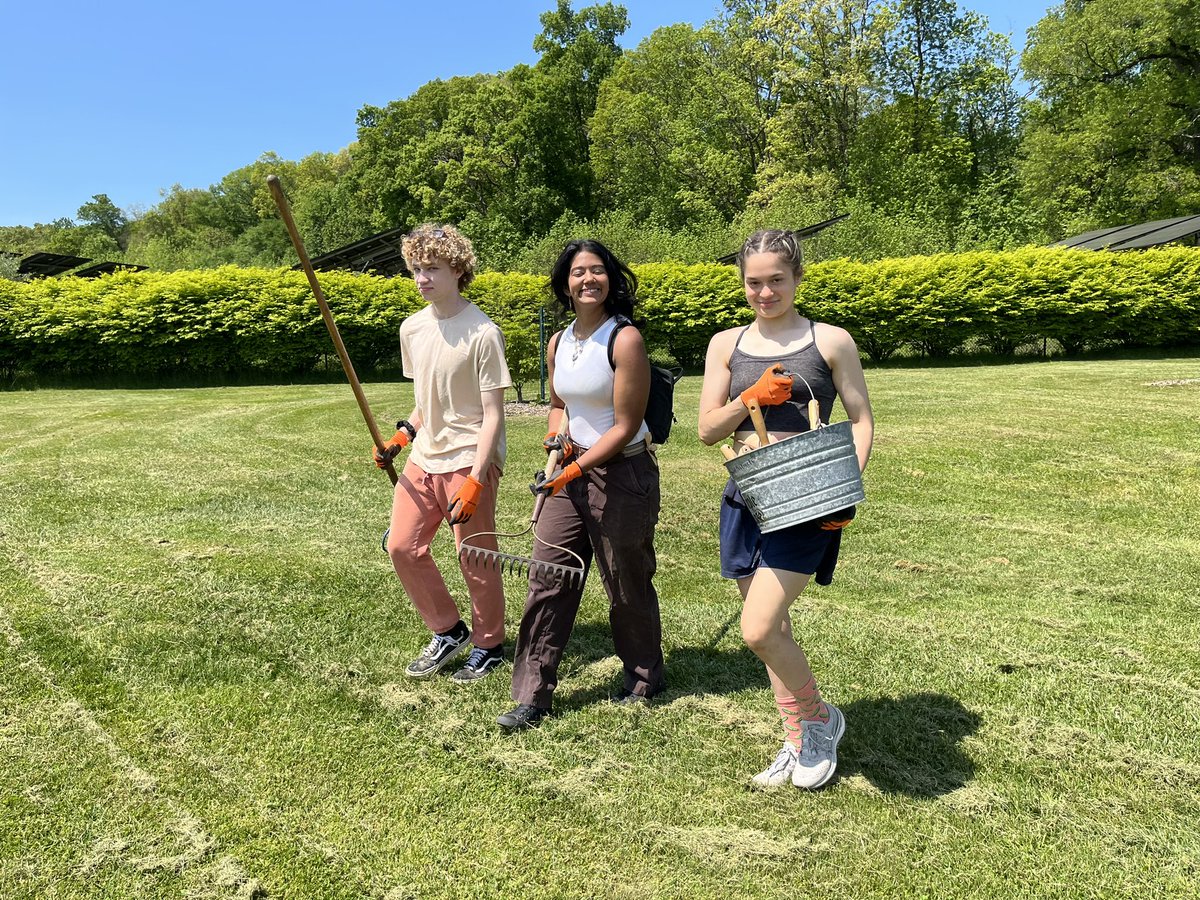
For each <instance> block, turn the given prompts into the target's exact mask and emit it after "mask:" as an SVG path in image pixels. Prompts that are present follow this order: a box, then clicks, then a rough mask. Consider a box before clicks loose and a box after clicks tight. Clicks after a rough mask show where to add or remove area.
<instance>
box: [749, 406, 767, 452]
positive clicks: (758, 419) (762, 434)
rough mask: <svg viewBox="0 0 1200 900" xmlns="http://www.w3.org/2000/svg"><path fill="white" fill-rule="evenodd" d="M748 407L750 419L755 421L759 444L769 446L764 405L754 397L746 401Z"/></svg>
mask: <svg viewBox="0 0 1200 900" xmlns="http://www.w3.org/2000/svg"><path fill="white" fill-rule="evenodd" d="M746 409H748V410H750V421H751V422H753V423H754V433H755V434H757V435H758V446H760V447H765V446H767V441H768V438H767V420H766V419H764V418H763V413H762V407H761V406H759V405H758V401H757V400H755V399H754V398H753V397H752V398H750V399H749V400H747V401H746Z"/></svg>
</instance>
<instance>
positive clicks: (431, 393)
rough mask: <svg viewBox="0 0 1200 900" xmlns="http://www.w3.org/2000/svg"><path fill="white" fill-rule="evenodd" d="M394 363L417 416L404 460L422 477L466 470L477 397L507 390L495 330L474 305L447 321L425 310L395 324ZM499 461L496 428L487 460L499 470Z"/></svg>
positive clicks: (479, 412) (474, 439)
mask: <svg viewBox="0 0 1200 900" xmlns="http://www.w3.org/2000/svg"><path fill="white" fill-rule="evenodd" d="M400 357H401V361H402V364H403V366H404V375H405V377H407V378H411V379H412V380H413V393H414V394H415V395H416V408H417V411H418V413H419V414H420V416H421V430H420V431H418V432H417V439H416V440H415V441H414V442H413V447H412V453H411V454H410V456H409V458H410V459H411V460H412V461H413V462H414V463H416V464H417V465H418V466H420V467H421V468H422V469H424V470H425V471H426V472H437V473H439V474H440V473H445V472H454V471H457V470H458V469H468V468H470V467H471V466H473V465H474V464H475V455H476V448H477V445H478V441H479V429H480V428H481V427H482V426H483V398H482V393H483V392H484V391H491V390H495V389H497V388H507V387H512V377H511V376H510V375H509V374H508V363H507V362H506V361H505V359H504V335H503V334H502V333H501V331H500V328H499V327H498V326H497V325H496V323H495V322H493V321H492V320H491V319H489V318H488V317H487V315H486V314H485V313H484V312H483V310H481V309H480V308H479V307H478V306H476V305H475V304H474V303H468V304H467V306H466V307H464V308H463V310H462V312H460V313H458V314H457V315H455V316H452V317H450V318H449V319H439V318H436V317H435V316H434V315H433V310H432V309H431V308H430V307H428V306H427V307H425V308H424V309H423V310H421V311H420V312H418V313H414V314H413V315H411V316H409V317H408V318H407V319H405V320H404V321H403V322H402V323H401V324H400ZM504 455H505V440H504V427H503V425H501V429H500V440H499V441H498V442H497V443H496V453H495V456H494V457H493V460H492V461H493V462H495V464H496V465H497V466H499V467H500V468H501V469H503V468H504Z"/></svg>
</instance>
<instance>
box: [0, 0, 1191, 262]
mask: <svg viewBox="0 0 1200 900" xmlns="http://www.w3.org/2000/svg"><path fill="white" fill-rule="evenodd" d="M541 25H542V31H541V32H540V33H539V34H538V35H536V36H535V37H534V40H533V47H534V49H535V51H536V52H537V53H538V59H537V62H536V63H534V64H533V65H524V64H522V65H517V66H514V67H513V68H511V69H508V70H506V71H503V72H499V73H495V74H478V75H471V76H461V77H455V78H451V79H449V80H445V81H442V80H436V81H431V82H428V83H426V84H424V85H422V86H421V87H420V88H418V89H417V90H416V91H415V92H414V93H413V94H412V95H411V96H409V97H407V98H404V99H399V100H394V101H392V102H391V103H388V104H387V105H386V106H370V105H367V106H364V107H362V109H360V110H359V112H358V118H357V126H358V135H357V140H356V141H355V142H354V143H352V144H351V145H350V146H349V147H346V148H345V149H343V150H341V151H339V152H337V153H313V154H311V155H309V156H306V157H304V158H303V159H301V160H299V161H290V160H284V159H281V158H279V157H278V156H276V155H275V154H273V153H267V154H265V155H263V156H262V157H261V158H259V159H258V160H256V161H254V162H253V163H251V164H249V165H247V166H244V167H242V168H239V169H237V170H235V171H233V172H230V173H229V174H228V175H226V176H225V177H224V178H223V179H222V180H221V181H220V182H219V183H218V184H215V185H212V186H211V187H209V188H207V189H197V188H184V187H181V186H179V185H176V186H175V187H173V188H172V189H171V190H170V191H169V192H167V193H166V194H165V196H164V197H163V199H162V201H161V202H160V203H159V204H157V205H156V206H155V207H153V208H152V209H150V210H148V211H145V212H144V213H141V214H139V215H128V214H126V213H125V212H123V211H122V210H120V209H118V208H117V207H116V206H115V205H114V204H113V203H112V201H111V200H110V199H109V198H108V196H107V195H105V194H97V195H95V196H94V197H92V198H91V200H89V201H88V202H87V203H84V204H83V205H82V206H81V207H80V208H79V211H78V213H77V215H76V218H75V219H74V220H68V219H64V220H59V221H56V222H53V223H49V224H39V225H34V226H16V227H8V228H0V250H8V251H12V252H15V253H18V254H23V253H27V252H33V251H35V250H48V251H51V252H59V253H73V254H77V255H81V256H87V257H91V258H95V259H113V260H117V261H129V262H137V263H141V264H144V265H149V266H151V267H153V268H156V269H160V270H168V271H169V270H178V269H199V268H209V267H213V266H218V265H222V264H227V263H234V264H240V265H258V266H276V265H280V264H284V263H289V262H291V261H292V260H293V255H292V251H291V248H290V244H289V242H288V238H287V235H286V232H285V231H284V229H283V227H282V224H281V222H280V220H279V218H278V216H277V214H276V211H275V208H274V205H273V203H272V201H271V198H270V195H269V193H268V191H267V187H266V176H267V175H268V174H272V173H274V174H278V175H279V176H280V177H281V179H282V180H283V182H284V185H285V188H286V190H287V192H288V195H289V197H290V199H291V203H292V206H293V211H294V214H295V217H296V220H297V223H298V225H299V227H300V229H301V231H302V233H303V234H304V236H305V239H306V242H307V243H308V248H309V252H310V254H312V255H317V254H320V253H323V252H326V251H329V250H332V249H334V248H336V247H339V246H342V245H344V244H347V243H350V242H352V241H355V240H358V239H360V238H363V237H366V236H368V235H370V234H374V233H376V232H379V231H382V230H384V229H387V228H392V227H397V226H401V227H406V226H409V225H413V224H415V223H417V222H420V221H427V220H439V221H450V222H455V223H458V224H459V225H460V226H461V227H462V228H463V229H464V230H465V231H466V232H467V233H468V234H470V235H471V236H472V237H473V239H474V240H475V242H476V245H477V248H478V249H479V251H480V256H481V260H482V261H483V263H484V265H485V267H486V268H488V269H492V270H501V271H503V270H508V271H531V272H539V271H545V269H546V267H547V265H548V262H549V260H550V259H552V258H553V256H554V254H555V253H556V251H557V250H558V249H559V248H560V247H561V246H562V244H563V242H564V241H565V240H566V239H568V238H569V237H571V236H573V235H577V234H579V233H581V232H584V231H588V232H590V233H593V234H596V235H598V236H600V237H602V238H603V239H605V240H607V241H608V242H610V243H611V244H612V245H613V246H614V247H617V248H618V249H619V250H620V251H621V253H622V254H623V255H624V256H625V257H626V258H627V259H629V260H630V261H631V262H647V261H658V260H676V261H680V262H684V263H694V262H704V261H711V260H713V259H715V258H716V257H718V256H720V255H721V254H723V253H726V252H728V251H730V250H731V249H734V248H736V246H737V244H738V242H739V240H740V238H741V237H742V236H744V234H745V233H747V232H749V231H751V230H753V229H754V228H757V227H763V226H771V227H799V226H802V225H806V224H810V223H813V222H817V221H821V220H824V219H828V218H831V217H833V216H835V215H839V214H841V213H845V212H848V213H850V217H849V219H847V220H846V221H845V222H843V223H842V224H840V225H838V226H837V227H835V228H831V229H829V230H828V231H825V232H822V233H821V234H820V235H818V236H817V237H816V238H814V239H812V240H810V241H809V242H808V244H807V250H808V252H809V254H810V257H812V258H818V259H819V258H823V257H824V258H829V257H847V258H851V259H858V260H870V259H877V258H881V257H886V256H902V255H909V254H926V253H937V252H950V251H964V250H977V249H1006V248H1011V247H1016V246H1021V245H1026V244H1031V243H1046V242H1049V241H1053V240H1056V239H1058V238H1061V237H1063V236H1066V235H1070V234H1075V233H1078V232H1082V231H1085V230H1088V229H1090V228H1094V227H1101V226H1105V225H1112V224H1121V223H1125V222H1134V221H1145V220H1150V219H1157V218H1165V217H1169V216H1174V215H1183V214H1188V213H1195V212H1197V211H1198V210H1200V16H1197V15H1196V13H1195V6H1194V0H1065V2H1064V3H1062V4H1060V5H1058V6H1055V7H1053V8H1051V9H1050V10H1049V11H1048V13H1047V15H1046V16H1045V17H1044V18H1043V19H1042V20H1041V21H1039V22H1038V23H1037V24H1036V26H1034V28H1033V29H1032V30H1031V31H1030V33H1029V36H1028V42H1027V46H1026V48H1025V50H1024V52H1023V53H1022V54H1021V56H1020V59H1019V60H1018V58H1017V55H1016V54H1015V52H1014V50H1013V48H1012V46H1011V43H1010V41H1009V39H1008V37H1007V36H1006V35H1003V34H998V33H995V32H993V31H991V30H990V29H989V27H988V25H987V23H986V21H985V20H984V19H983V18H982V17H981V16H979V15H978V14H976V13H974V12H970V11H968V10H964V9H962V8H961V7H959V6H958V5H957V3H956V2H954V0H823V2H818V0H725V2H724V4H723V7H722V9H721V12H720V13H719V14H718V15H717V16H716V17H715V18H714V19H713V20H711V21H709V22H707V23H706V24H704V25H703V26H702V27H699V28H696V27H692V26H690V25H686V24H677V25H670V26H666V27H663V28H659V29H658V30H656V31H655V32H653V33H652V34H651V35H650V36H649V37H647V38H646V39H645V40H643V41H642V42H641V43H640V44H639V45H638V46H637V47H636V48H635V49H632V50H625V51H623V50H622V49H621V47H620V46H619V44H618V40H619V39H620V37H621V36H622V35H623V34H624V33H625V31H626V30H627V28H628V27H629V19H628V15H627V13H626V10H625V8H624V7H622V6H620V5H616V4H614V3H611V2H606V3H602V4H596V5H592V6H587V7H584V8H582V9H580V10H578V11H576V10H574V9H573V8H572V7H571V5H570V3H569V2H568V0H558V2H557V6H556V8H555V9H552V10H550V11H548V12H546V13H544V14H543V15H542V16H541ZM3 265H4V264H2V263H0V274H5V272H4V269H3ZM9 268H11V265H10V266H9Z"/></svg>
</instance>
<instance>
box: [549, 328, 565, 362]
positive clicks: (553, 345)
mask: <svg viewBox="0 0 1200 900" xmlns="http://www.w3.org/2000/svg"><path fill="white" fill-rule="evenodd" d="M560 337H562V332H561V331H556V332H554V334H552V335H550V340H548V341H546V359H554V354H555V353H557V352H558V339H559V338H560Z"/></svg>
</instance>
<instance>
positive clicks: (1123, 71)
mask: <svg viewBox="0 0 1200 900" xmlns="http://www.w3.org/2000/svg"><path fill="white" fill-rule="evenodd" d="M1022 63H1023V65H1024V68H1025V72H1026V74H1027V76H1028V77H1029V79H1030V81H1031V82H1032V83H1033V84H1034V85H1035V86H1036V89H1037V94H1038V101H1037V103H1036V104H1035V105H1034V108H1033V110H1032V112H1031V115H1030V117H1029V122H1028V125H1027V128H1026V133H1025V135H1024V138H1023V140H1022V144H1021V157H1022V159H1021V165H1020V174H1021V180H1022V196H1023V198H1024V200H1025V202H1026V203H1028V204H1029V205H1030V206H1031V207H1032V208H1033V209H1035V210H1036V211H1037V212H1038V215H1039V220H1040V222H1041V223H1042V226H1043V227H1044V228H1045V229H1046V230H1047V232H1049V233H1050V234H1051V235H1052V236H1055V237H1061V236H1062V235H1063V234H1065V233H1071V232H1075V231H1082V230H1085V229H1087V228H1089V227H1095V226H1098V225H1107V224H1119V223H1122V222H1128V221H1143V220H1146V219H1156V218H1162V217H1167V216H1174V215H1182V214H1185V213H1192V212H1195V211H1196V210H1197V209H1200V129H1198V128H1197V123H1198V122H1200V15H1197V11H1196V4H1195V0H1067V2H1065V3H1063V4H1061V5H1059V6H1056V7H1054V8H1053V9H1052V10H1051V11H1050V13H1049V14H1048V15H1047V16H1046V17H1045V18H1043V19H1042V20H1041V21H1040V22H1038V23H1037V25H1036V26H1035V27H1034V29H1033V31H1032V34H1031V35H1030V40H1029V43H1028V46H1027V47H1026V49H1025V53H1024V54H1023V56H1022Z"/></svg>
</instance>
